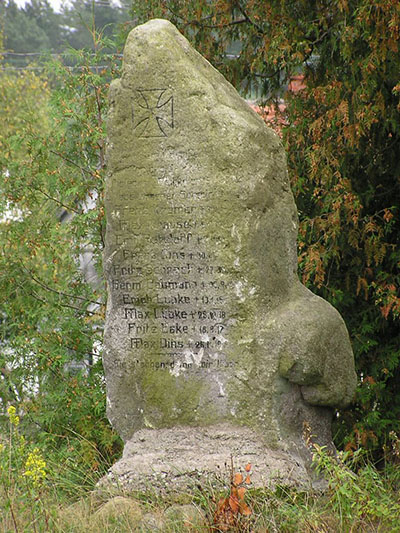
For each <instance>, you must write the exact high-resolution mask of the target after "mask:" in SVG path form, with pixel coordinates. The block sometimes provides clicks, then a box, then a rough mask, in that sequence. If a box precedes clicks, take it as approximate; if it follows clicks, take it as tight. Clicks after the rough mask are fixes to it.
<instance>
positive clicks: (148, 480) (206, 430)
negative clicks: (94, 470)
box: [99, 424, 321, 493]
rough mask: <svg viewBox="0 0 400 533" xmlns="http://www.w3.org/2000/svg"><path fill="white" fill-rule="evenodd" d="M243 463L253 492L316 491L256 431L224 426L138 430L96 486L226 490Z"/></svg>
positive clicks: (302, 468) (297, 463) (294, 459)
mask: <svg viewBox="0 0 400 533" xmlns="http://www.w3.org/2000/svg"><path fill="white" fill-rule="evenodd" d="M248 463H251V465H252V467H251V482H252V485H251V486H252V487H253V488H269V489H274V487H275V486H276V485H284V486H298V487H302V488H311V487H314V488H316V487H318V488H321V487H320V484H321V483H320V482H319V481H318V480H315V479H312V477H313V476H312V475H310V472H308V468H309V467H308V468H307V467H306V465H305V461H304V460H303V459H302V458H300V457H299V456H297V455H295V454H293V453H290V452H288V451H282V450H271V449H268V448H266V447H265V445H264V444H263V443H262V440H261V438H260V436H259V435H258V434H257V433H256V432H255V431H253V430H251V429H249V428H246V427H234V426H230V425H229V424H219V425H216V426H208V427H175V428H168V429H142V430H140V431H138V432H136V433H135V434H134V436H133V437H132V439H131V440H129V441H128V442H127V443H126V445H125V448H124V453H123V457H122V458H121V459H120V460H119V461H118V462H117V463H116V464H115V465H114V466H112V468H111V469H110V470H109V472H108V474H107V475H106V476H105V477H104V478H103V479H102V480H101V481H100V483H99V486H100V488H106V487H107V486H108V487H115V486H118V487H119V488H121V489H122V490H125V491H128V492H135V491H140V492H149V491H150V492H157V493H168V492H176V491H187V490H193V488H195V487H196V486H199V485H201V486H202V487H203V488H204V487H205V486H206V485H207V484H209V483H211V484H212V485H220V486H221V484H222V486H229V483H230V478H231V471H232V464H233V471H234V472H240V471H241V472H244V468H245V466H246V465H247V464H248Z"/></svg>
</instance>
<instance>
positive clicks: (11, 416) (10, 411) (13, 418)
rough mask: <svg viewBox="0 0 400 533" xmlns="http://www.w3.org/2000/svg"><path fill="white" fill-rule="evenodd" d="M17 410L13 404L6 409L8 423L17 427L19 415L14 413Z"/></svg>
mask: <svg viewBox="0 0 400 533" xmlns="http://www.w3.org/2000/svg"><path fill="white" fill-rule="evenodd" d="M16 412H17V410H16V409H15V407H14V406H13V405H10V407H9V408H8V409H7V413H8V417H9V419H10V424H12V425H13V426H15V427H17V426H18V424H19V416H18V415H17V414H16Z"/></svg>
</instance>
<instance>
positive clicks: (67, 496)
mask: <svg viewBox="0 0 400 533" xmlns="http://www.w3.org/2000/svg"><path fill="white" fill-rule="evenodd" d="M18 424H19V419H18V417H17V416H16V415H15V411H14V412H13V411H12V410H11V412H9V435H8V436H7V437H6V438H3V440H2V441H0V468H1V470H0V532H3V533H22V532H24V533H25V532H33V533H39V532H47V531H48V532H51V533H57V532H60V533H61V532H62V533H96V532H98V533H109V532H119V533H121V532H122V533H125V532H131V531H135V532H136V531H137V532H147V531H148V532H154V531H162V532H166V533H168V532H196V531H198V532H211V531H213V532H216V533H218V532H224V531H232V532H237V533H250V532H254V533H274V532H285V533H286V532H287V533H290V532H299V531H301V532H302V533H308V532H310V533H311V532H318V533H331V532H332V533H341V532H343V533H349V532H382V533H385V532H396V531H397V532H400V519H399V517H400V491H399V489H400V464H399V463H398V457H397V456H396V454H393V455H392V460H391V461H389V462H388V463H387V465H386V467H385V468H384V469H383V470H378V469H377V468H376V467H375V466H374V465H373V464H372V463H371V462H369V461H368V460H367V459H366V457H365V455H364V454H363V453H362V452H361V451H358V452H355V453H352V454H349V453H347V454H346V453H344V454H343V453H339V454H338V455H337V456H335V457H334V456H332V455H330V454H329V453H327V451H326V450H325V449H324V448H321V447H319V446H318V445H316V444H313V443H312V442H311V439H310V440H309V445H310V448H311V451H312V453H313V456H314V466H315V468H316V469H317V470H318V471H319V472H320V474H321V475H322V476H324V477H325V478H326V480H327V482H328V488H327V490H326V491H325V492H324V493H321V492H314V491H312V490H308V491H305V490H301V489H295V488H293V487H292V488H289V487H284V486H281V487H276V488H275V490H273V491H272V490H259V489H258V490H255V489H251V488H246V491H245V490H243V491H242V492H240V491H239V494H240V498H239V500H238V499H237V497H236V496H235V494H236V495H237V494H238V487H240V486H243V483H242V482H241V479H240V478H239V479H238V478H237V477H235V479H236V480H237V484H235V483H236V482H232V480H229V479H228V480H226V483H225V486H224V485H223V484H221V486H220V487H215V486H214V487H212V486H206V485H204V486H203V487H199V488H198V489H196V490H194V491H193V492H192V493H190V494H179V495H177V496H176V497H174V498H173V499H171V498H169V499H166V498H162V497H161V496H160V495H157V494H155V493H154V494H151V493H146V494H143V493H142V494H140V493H131V494H126V493H124V492H123V491H119V490H116V489H115V490H113V491H105V490H104V489H102V490H101V491H100V490H96V489H95V485H96V482H97V481H98V479H99V476H100V471H99V472H98V473H95V474H92V475H91V474H90V472H91V470H90V465H89V464H88V463H87V462H85V460H84V458H82V461H80V460H79V459H78V460H77V458H76V456H74V459H73V460H72V459H71V457H69V456H64V457H63V458H62V460H61V459H60V455H59V452H57V451H53V452H51V451H49V450H46V452H44V451H43V452H42V451H41V450H40V449H39V448H38V447H35V446H34V445H32V444H30V443H27V442H26V441H25V439H24V438H23V437H22V436H21V435H20V433H19V428H18ZM395 439H397V436H395ZM395 444H396V446H395V447H394V449H398V448H399V447H398V439H397V440H396V442H395ZM232 479H233V476H232ZM232 483H233V484H232ZM246 487H251V485H246ZM235 498H236V499H235ZM244 501H245V502H246V503H244ZM239 504H240V505H239ZM241 505H242V507H241V508H242V510H243V509H245V510H246V513H244V512H243V513H241V512H240V506H241ZM217 518H218V520H217Z"/></svg>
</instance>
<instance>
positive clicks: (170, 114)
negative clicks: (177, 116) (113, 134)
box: [132, 89, 174, 137]
mask: <svg viewBox="0 0 400 533" xmlns="http://www.w3.org/2000/svg"><path fill="white" fill-rule="evenodd" d="M132 104H133V107H132V113H133V129H134V131H135V133H136V134H137V136H138V137H167V136H168V135H170V133H171V132H172V130H173V129H174V97H173V96H172V92H171V91H170V90H169V89H137V90H136V91H135V93H134V96H133V102H132Z"/></svg>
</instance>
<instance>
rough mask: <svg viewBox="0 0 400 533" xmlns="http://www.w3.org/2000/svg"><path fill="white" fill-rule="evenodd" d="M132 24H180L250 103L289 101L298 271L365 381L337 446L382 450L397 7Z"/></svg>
mask: <svg viewBox="0 0 400 533" xmlns="http://www.w3.org/2000/svg"><path fill="white" fill-rule="evenodd" d="M132 14H136V15H137V16H138V18H139V21H140V22H143V21H145V20H147V19H148V18H151V17H164V18H167V19H169V20H171V21H172V22H174V23H175V24H176V25H177V26H178V27H179V28H180V30H181V31H182V32H183V33H184V34H185V35H186V36H187V37H188V38H189V40H191V41H192V42H193V43H194V44H195V46H196V47H197V48H198V49H199V51H200V52H202V53H203V54H204V55H205V56H206V57H207V58H208V59H209V60H210V61H211V62H212V63H213V64H214V65H215V66H216V67H217V68H219V69H220V70H222V71H223V72H224V74H225V75H226V76H227V77H228V78H229V79H230V80H231V81H232V83H234V84H235V85H236V86H237V87H238V88H239V89H240V90H242V91H243V92H244V93H247V94H254V93H256V92H258V94H260V95H261V96H263V97H264V98H269V105H272V106H273V105H274V104H277V103H279V99H280V98H282V97H284V99H285V106H282V105H281V106H280V107H278V106H277V107H276V113H279V114H280V115H281V116H279V117H278V118H279V121H278V123H280V129H279V131H280V133H281V134H282V136H283V140H284V142H285V145H286V148H287V152H288V164H289V172H290V178H291V182H292V188H293V192H294V194H295V198H296V203H297V206H298V210H299V217H300V228H299V240H298V245H299V275H300V278H301V279H302V281H303V282H304V283H305V284H306V285H307V286H309V287H310V288H311V289H312V290H313V291H314V292H316V293H318V294H320V295H321V296H323V297H324V298H326V299H328V300H329V301H330V302H331V303H333V305H335V306H336V307H337V308H338V310H339V311H340V312H341V313H342V315H343V316H344V318H345V321H346V323H347V326H348V328H349V331H350V335H351V339H352V343H353V348H354V352H355V358H356V365H357V370H358V374H359V378H360V380H359V386H358V390H357V395H356V398H355V402H354V404H353V406H351V407H350V409H349V410H347V411H346V412H343V413H341V417H340V418H339V419H338V420H339V423H338V443H341V444H346V443H347V446H348V447H350V448H357V447H358V446H361V445H362V446H368V447H370V448H374V449H376V450H377V453H380V452H379V450H381V445H382V444H383V443H384V442H385V439H386V436H387V434H388V432H389V431H390V430H392V429H394V430H396V431H398V430H399V429H400V389H399V386H400V374H399V373H400V349H399V346H400V342H399V341H400V338H399V335H400V333H399V332H400V328H399V318H400V295H399V286H400V278H399V264H400V248H399V235H400V227H399V209H400V166H399V158H398V153H399V150H400V127H399V124H400V101H399V95H400V83H399V82H400V79H399V71H400V53H399V52H400V46H399V42H400V39H399V32H400V9H399V4H398V2H396V1H395V0H381V1H379V2H373V3H371V2H370V1H369V0H341V1H339V2H334V3H332V2H328V1H322V2H312V1H309V0H304V1H303V0H299V1H295V2H286V1H285V2H282V1H276V0H270V1H267V2H255V1H248V2H242V1H237V0H228V1H227V0H221V1H217V2H207V1H206V0H190V1H187V2H181V1H179V0H172V1H170V0H168V1H166V0H151V1H149V2H146V3H142V2H136V1H134V2H133V6H132ZM299 73H301V74H302V76H304V84H305V87H304V88H303V89H302V90H296V91H293V90H292V87H293V81H292V80H293V76H295V75H299ZM282 107H283V108H284V110H282Z"/></svg>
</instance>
